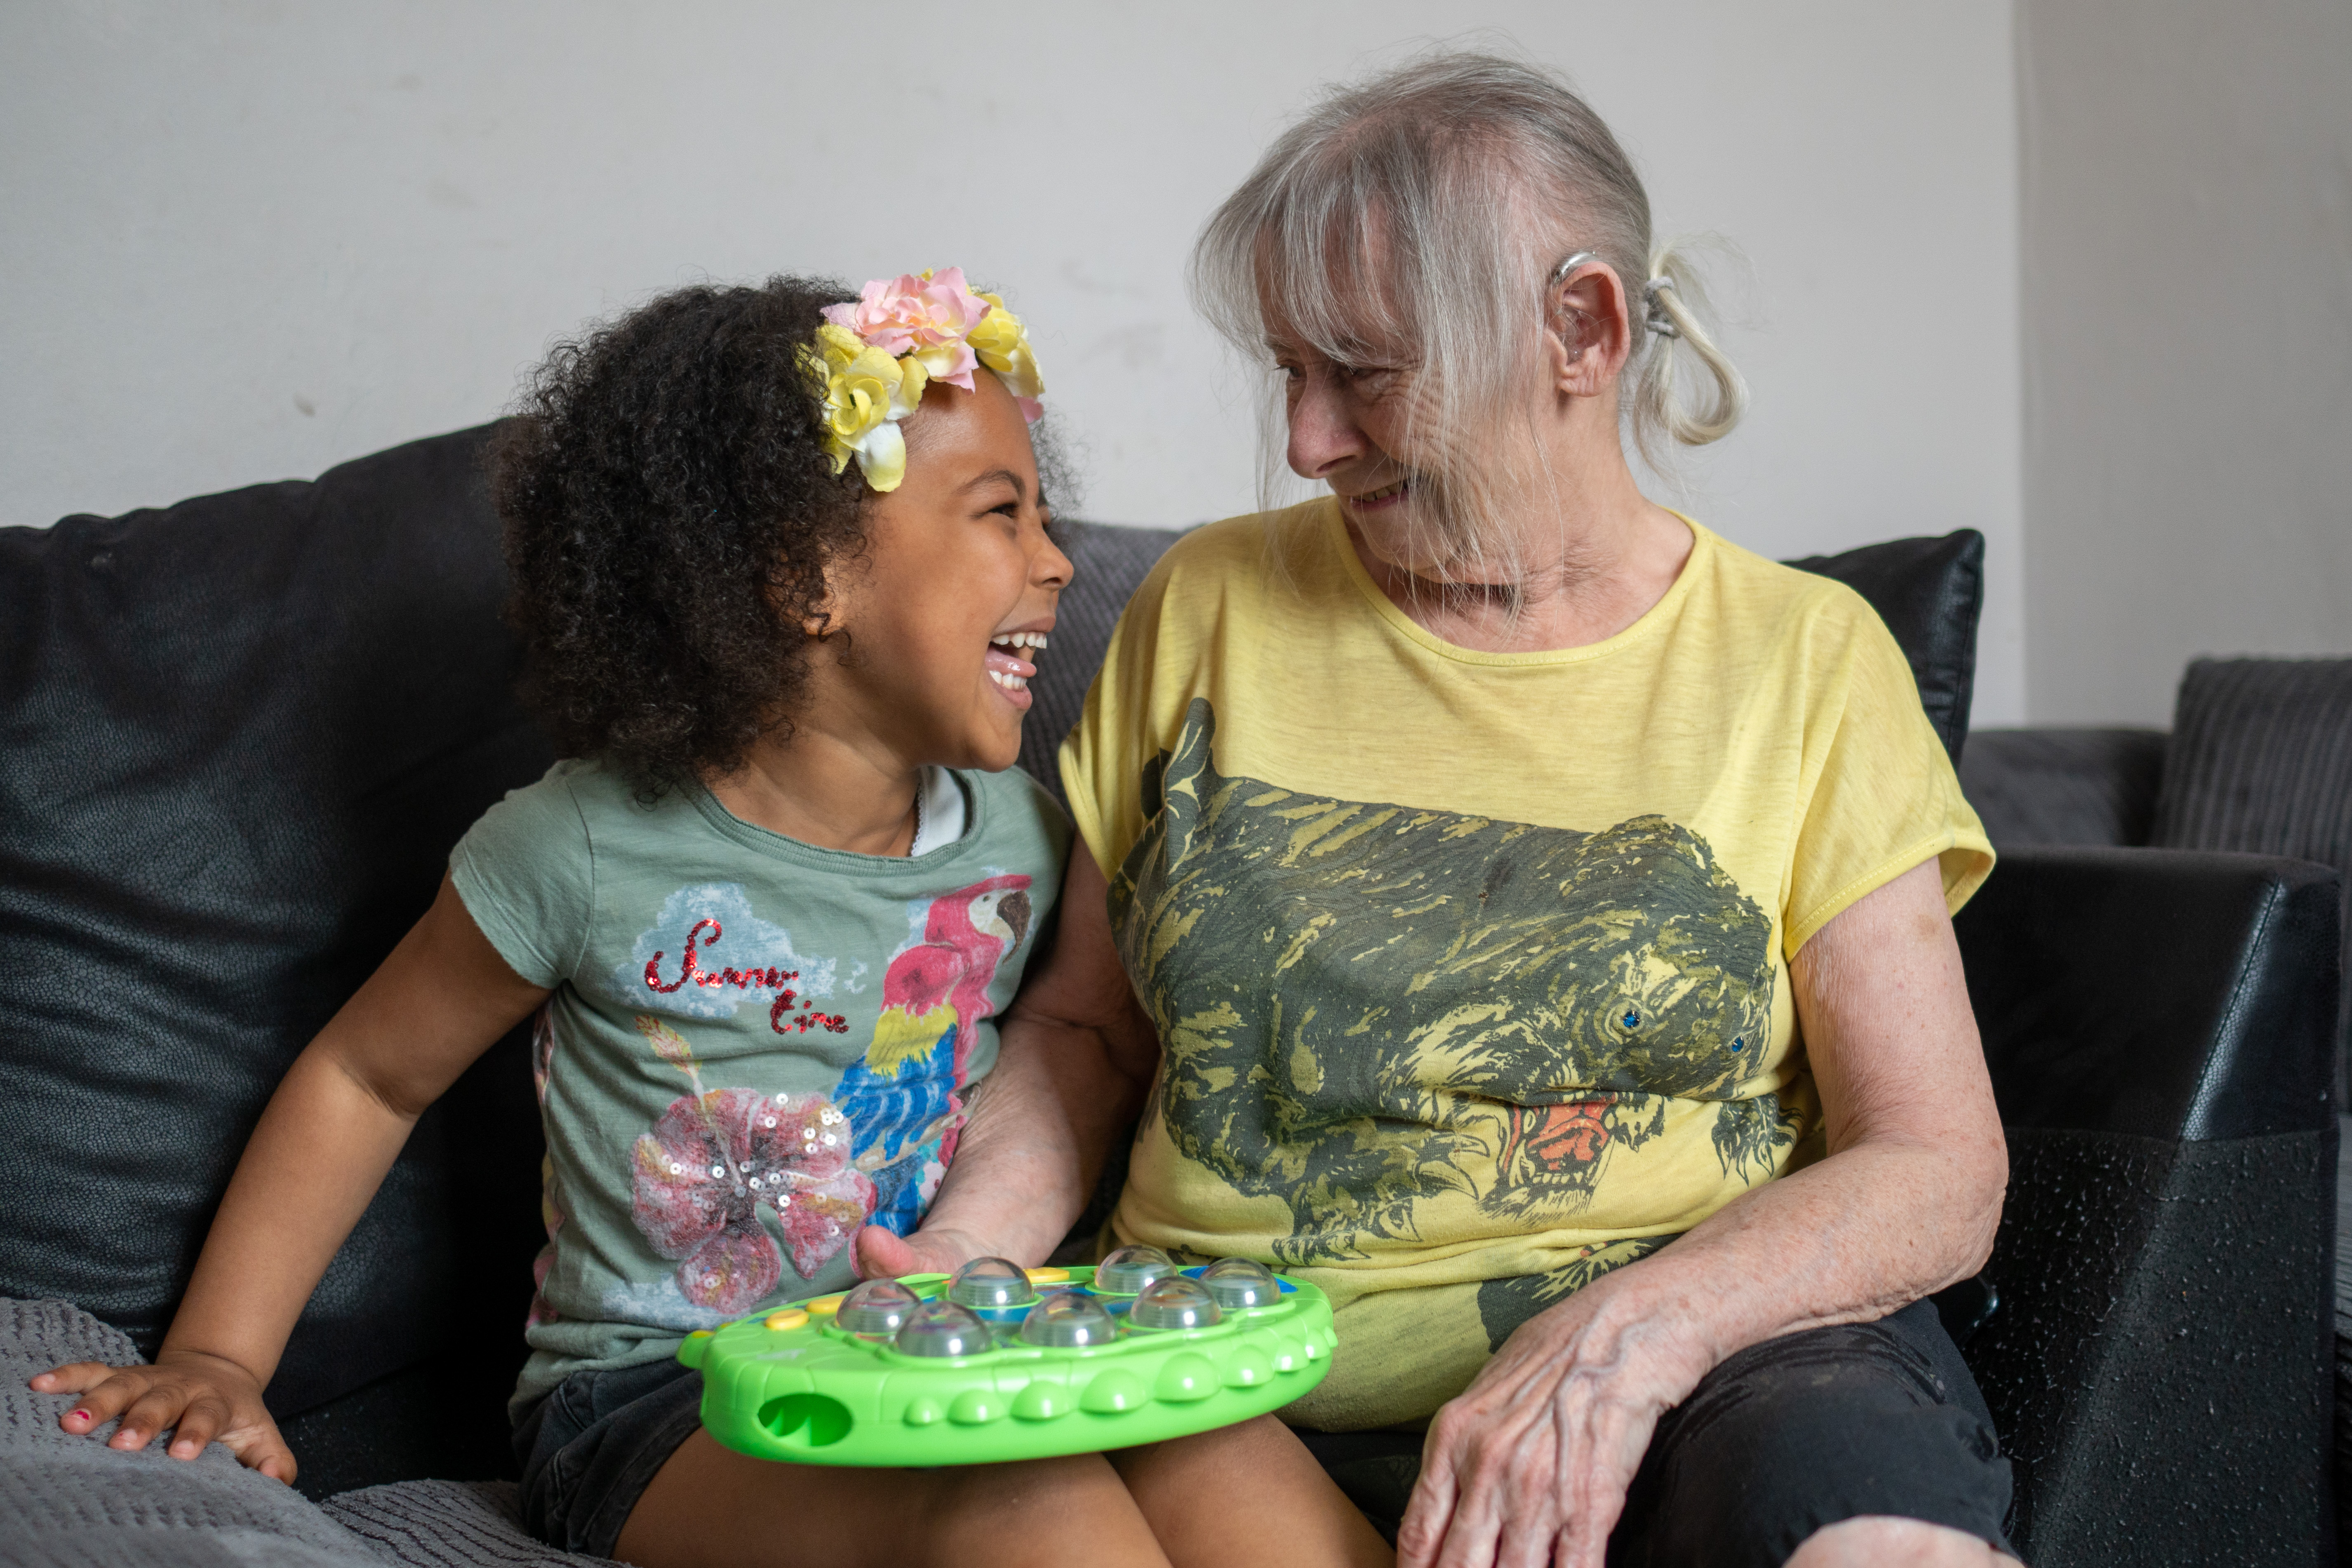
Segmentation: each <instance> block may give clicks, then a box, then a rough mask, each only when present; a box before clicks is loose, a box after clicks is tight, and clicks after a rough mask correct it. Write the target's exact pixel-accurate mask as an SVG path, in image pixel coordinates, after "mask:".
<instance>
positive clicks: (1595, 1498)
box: [1397, 1279, 1713, 1568]
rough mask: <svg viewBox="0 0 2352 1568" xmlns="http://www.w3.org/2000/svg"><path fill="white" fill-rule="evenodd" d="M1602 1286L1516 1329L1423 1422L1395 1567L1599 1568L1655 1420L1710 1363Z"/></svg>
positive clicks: (1592, 1287)
mask: <svg viewBox="0 0 2352 1568" xmlns="http://www.w3.org/2000/svg"><path fill="white" fill-rule="evenodd" d="M1607 1283H1608V1280H1607V1279H1602V1280H1600V1281H1596V1282H1595V1283H1594V1284H1592V1285H1589V1286H1587V1287H1585V1288H1584V1289H1582V1290H1580V1291H1578V1292H1577V1293H1576V1294H1575V1295H1573V1296H1570V1298H1569V1299H1568V1300H1565V1301H1562V1302H1560V1303H1559V1305H1558V1306H1555V1307H1552V1308H1549V1309H1548V1310H1545V1311H1543V1312H1541V1313H1538V1315H1537V1316H1535V1317H1533V1318H1530V1319H1529V1320H1528V1321H1526V1322H1525V1323H1522V1324H1521V1325H1520V1326H1519V1329H1518V1331H1517V1333H1515V1334H1513V1335H1512V1336H1511V1337H1510V1339H1509V1340H1507V1342H1505V1343H1504V1345H1503V1348H1502V1350H1501V1352H1498V1353H1497V1354H1496V1357H1495V1359H1494V1360H1492V1361H1490V1362H1488V1363H1486V1366H1485V1367H1484V1368H1483V1369H1482V1370H1481V1371H1480V1372H1479V1373H1478V1375H1477V1376H1476V1377H1475V1378H1474V1379H1472V1380H1471V1383H1470V1386H1469V1387H1468V1388H1466V1389H1465V1390H1464V1391H1463V1393H1462V1394H1461V1397H1459V1398H1457V1399H1455V1400H1454V1401H1452V1402H1451V1403H1449V1404H1448V1405H1445V1407H1444V1409H1442V1410H1440V1411H1439V1412H1438V1413H1437V1415H1436V1418H1435V1419H1434V1420H1433V1421H1431V1422H1430V1424H1429V1438H1428V1441H1427V1443H1426V1444H1425V1445H1424V1446H1423V1450H1422V1463H1421V1481H1420V1484H1419V1485H1417V1486H1415V1487H1414V1488H1413V1492H1412V1503H1411V1504H1410V1505H1409V1506H1408V1507H1407V1508H1406V1510H1405V1516H1404V1521H1403V1523H1402V1526H1401V1527H1400V1529H1399V1531H1398V1533H1397V1563H1398V1565H1399V1568H1488V1565H1489V1564H1496V1565H1498V1568H1548V1565H1550V1564H1554V1563H1557V1564H1559V1568H1601V1563H1602V1559H1603V1558H1604V1557H1605V1556H1606V1555H1607V1552H1608V1548H1609V1532H1610V1531H1611V1530H1612V1529H1613V1528H1615V1526H1616V1523H1617V1516H1618V1515H1619V1514H1620V1513H1622V1511H1623V1510H1624V1507H1625V1489H1626V1488H1627V1487H1628V1486H1630V1485H1632V1484H1633V1473H1634V1471H1636V1470H1637V1469H1639V1468H1641V1464H1642V1456H1643V1453H1644V1452H1645V1451H1646V1450H1647V1449H1648V1447H1649V1446H1650V1434H1651V1432H1652V1431H1653V1430H1654V1428H1655V1427H1656V1426H1657V1424H1658V1417H1659V1416H1660V1415H1664V1413H1665V1412H1666V1411H1667V1410H1668V1409H1670V1408H1672V1407H1673V1406H1674V1405H1675V1404H1676V1403H1678V1402H1679V1401H1681V1400H1682V1399H1683V1398H1684V1397H1685V1395H1687V1394H1689V1393H1690V1391H1691V1390H1692V1389H1693V1388H1695V1387H1696V1386H1697V1385H1698V1380H1699V1379H1700V1378H1701V1377H1703V1376H1705V1375H1706V1372H1707V1369H1708V1368H1709V1367H1710V1366H1711V1365H1713V1358H1712V1357H1711V1356H1709V1355H1708V1354H1706V1352H1704V1351H1702V1350H1700V1349H1699V1348H1698V1347H1696V1346H1695V1345H1693V1344H1692V1343H1690V1342H1689V1336H1688V1335H1686V1334H1683V1333H1678V1332H1677V1331H1675V1329H1674V1328H1673V1327H1672V1326H1670V1325H1669V1324H1668V1323H1666V1322H1664V1321H1660V1320H1659V1319H1658V1318H1656V1317H1654V1316H1646V1315H1642V1316H1636V1315H1630V1314H1625V1313H1622V1311H1620V1312H1612V1311H1611V1310H1610V1309H1609V1305H1608V1298H1609V1296H1610V1294H1611V1293H1610V1292H1608V1291H1606V1290H1605V1289H1603V1287H1604V1286H1605V1285H1606V1284H1607Z"/></svg>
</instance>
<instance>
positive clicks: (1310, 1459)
mask: <svg viewBox="0 0 2352 1568" xmlns="http://www.w3.org/2000/svg"><path fill="white" fill-rule="evenodd" d="M1104 1458H1108V1460H1109V1461H1110V1462H1111V1464H1112V1465H1113V1466H1115V1467H1116V1468H1117V1469H1118V1475H1119V1479H1122V1480H1124V1481H1125V1482H1126V1483H1127V1489H1128V1492H1129V1495H1130V1496H1132V1497H1133V1498H1134V1500H1135V1504H1136V1506H1137V1507H1138V1508H1139V1509H1141V1510H1143V1517H1144V1518H1145V1519H1146V1520H1148V1521H1150V1527H1151V1533H1152V1535H1153V1536H1154V1537H1156V1538H1157V1539H1158V1541H1159V1542H1160V1551H1162V1552H1166V1553H1167V1555H1168V1560H1169V1561H1170V1562H1171V1563H1174V1564H1176V1568H1255V1565H1257V1564H1261V1563H1263V1564H1265V1565H1266V1568H1277V1565H1278V1568H1307V1565H1308V1564H1324V1563H1344V1564H1347V1565H1348V1568H1390V1564H1391V1563H1394V1562H1395V1561H1396V1553H1395V1552H1392V1551H1391V1550H1390V1549H1389V1543H1388V1542H1385V1541H1382V1540H1381V1534H1380V1531H1377V1530H1374V1529H1373V1528H1372V1526H1371V1521H1370V1520H1368V1519H1366V1518H1365V1517H1364V1516H1363V1514H1362V1513H1360V1511H1358V1510H1357V1508H1356V1505H1355V1504H1354V1503H1351V1502H1349V1500H1348V1499H1347V1496H1346V1494H1345V1493H1343V1492H1341V1491H1340V1490H1339V1488H1338V1487H1337V1486H1335V1485H1333V1484H1332V1481H1331V1478H1330V1477H1329V1476H1328V1475H1325V1474H1324V1473H1323V1467H1322V1466H1320V1465H1318V1464H1317V1463H1316V1462H1315V1456H1313V1455H1312V1454H1309V1453H1308V1452H1307V1445H1305V1444H1304V1443H1301V1442H1300V1441H1299V1440H1298V1438H1297V1436H1296V1435H1295V1434H1294V1433H1292V1431H1291V1430H1290V1428H1289V1427H1287V1426H1284V1425H1283V1424H1282V1423H1281V1422H1279V1421H1277V1420H1276V1419H1275V1418H1274V1417H1273V1416H1271V1415H1261V1416H1259V1417H1258V1418H1257V1419H1256V1420H1255V1421H1244V1422H1243V1423H1242V1424H1241V1425H1240V1426H1225V1427H1221V1428H1219V1429H1218V1430H1217V1431H1214V1432H1203V1433H1202V1434H1201V1435H1200V1436H1197V1437H1179V1438H1176V1439H1174V1440H1173V1441H1171V1442H1166V1443H1152V1444H1149V1445H1146V1446H1145V1447H1140V1448H1121V1449H1119V1450H1118V1451H1117V1452H1115V1453H1111V1454H1107V1455H1105V1456H1104Z"/></svg>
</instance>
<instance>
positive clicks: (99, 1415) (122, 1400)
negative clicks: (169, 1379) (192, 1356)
mask: <svg viewBox="0 0 2352 1568" xmlns="http://www.w3.org/2000/svg"><path fill="white" fill-rule="evenodd" d="M104 1371H105V1373H106V1376H104V1377H103V1378H100V1379H99V1380H98V1381H97V1382H96V1383H95V1384H91V1383H85V1384H83V1385H82V1388H81V1390H80V1392H81V1398H80V1400H79V1402H78V1403H77V1404H76V1405H74V1407H73V1408H72V1409H70V1410H68V1411H67V1412H66V1413H65V1414H64V1415H60V1416H58V1426H63V1427H64V1428H65V1429H66V1430H67V1431H68V1432H71V1433H73V1434H75V1435H76V1436H81V1435H84V1434H86V1433H89V1432H91V1431H93V1430H95V1429H96V1428H98V1427H100V1426H105V1425H106V1424H107V1423H108V1422H109V1421H111V1420H113V1419H114V1417H115V1415H116V1414H117V1413H118V1412H120V1411H121V1410H122V1409H123V1408H124V1407H125V1406H127V1405H130V1404H131V1401H132V1400H134V1399H137V1398H138V1397H139V1396H140V1395H141V1394H144V1393H146V1392H147V1387H148V1384H150V1383H151V1382H152V1379H151V1378H150V1377H149V1376H148V1375H147V1373H146V1370H145V1369H144V1368H139V1369H135V1370H124V1371H117V1370H116V1369H114V1368H113V1367H107V1368H105V1369H104Z"/></svg>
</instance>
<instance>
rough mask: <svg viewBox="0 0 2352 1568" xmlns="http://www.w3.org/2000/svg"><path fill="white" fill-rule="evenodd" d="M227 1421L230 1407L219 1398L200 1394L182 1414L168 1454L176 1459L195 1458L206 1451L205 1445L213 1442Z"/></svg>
mask: <svg viewBox="0 0 2352 1568" xmlns="http://www.w3.org/2000/svg"><path fill="white" fill-rule="evenodd" d="M227 1419H228V1407H227V1406H226V1405H223V1404H222V1403H221V1402H220V1400H219V1399H218V1398H217V1397H215V1396H214V1395H212V1394H198V1395H197V1396H196V1397H195V1398H194V1399H192V1400H190V1401H189V1402H188V1407H187V1408H186V1409H185V1410H183V1411H181V1412H180V1419H179V1421H178V1423H177V1426H178V1430H177V1431H175V1432H173V1434H172V1447H171V1448H170V1449H169V1450H168V1452H169V1453H170V1454H171V1456H172V1458H175V1459H193V1458H195V1457H196V1456H197V1455H199V1454H201V1453H203V1452H204V1451H205V1444H207V1443H209V1442H211V1441H212V1440H213V1434H215V1432H218V1431H219V1430H220V1429H221V1426H222V1424H223V1423H224V1422H226V1420H227Z"/></svg>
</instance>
